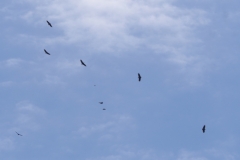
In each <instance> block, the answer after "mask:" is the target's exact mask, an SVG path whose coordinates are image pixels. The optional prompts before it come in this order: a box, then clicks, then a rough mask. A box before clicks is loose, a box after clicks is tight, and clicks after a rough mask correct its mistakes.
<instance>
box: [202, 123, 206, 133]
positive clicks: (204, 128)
mask: <svg viewBox="0 0 240 160" xmlns="http://www.w3.org/2000/svg"><path fill="white" fill-rule="evenodd" d="M205 130H206V126H205V125H204V126H203V127H202V132H203V133H204V132H205Z"/></svg>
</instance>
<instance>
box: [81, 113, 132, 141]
mask: <svg viewBox="0 0 240 160" xmlns="http://www.w3.org/2000/svg"><path fill="white" fill-rule="evenodd" d="M131 128H134V124H133V119H132V118H131V117H129V116H125V115H121V116H116V117H114V118H113V119H111V120H110V121H108V122H105V123H101V124H96V125H83V126H81V127H80V128H79V129H78V131H77V133H78V134H80V135H81V136H82V137H84V138H86V137H89V136H91V135H93V134H98V135H99V139H100V140H106V139H112V138H113V137H114V138H115V139H117V138H119V136H120V135H121V133H123V132H124V131H126V130H127V129H131Z"/></svg>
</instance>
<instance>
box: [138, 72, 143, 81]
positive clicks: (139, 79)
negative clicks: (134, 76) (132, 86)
mask: <svg viewBox="0 0 240 160" xmlns="http://www.w3.org/2000/svg"><path fill="white" fill-rule="evenodd" d="M141 78H142V77H141V75H140V74H139V73H138V81H139V82H140V81H141Z"/></svg>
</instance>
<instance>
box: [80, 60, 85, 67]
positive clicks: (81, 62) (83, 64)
mask: <svg viewBox="0 0 240 160" xmlns="http://www.w3.org/2000/svg"><path fill="white" fill-rule="evenodd" d="M80 62H81V63H82V65H84V66H85V67H86V64H85V63H84V62H83V61H82V60H81V59H80Z"/></svg>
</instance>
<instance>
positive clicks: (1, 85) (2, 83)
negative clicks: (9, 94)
mask: <svg viewBox="0 0 240 160" xmlns="http://www.w3.org/2000/svg"><path fill="white" fill-rule="evenodd" d="M13 84H14V82H12V81H5V82H0V87H10V86H12V85H13Z"/></svg>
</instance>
